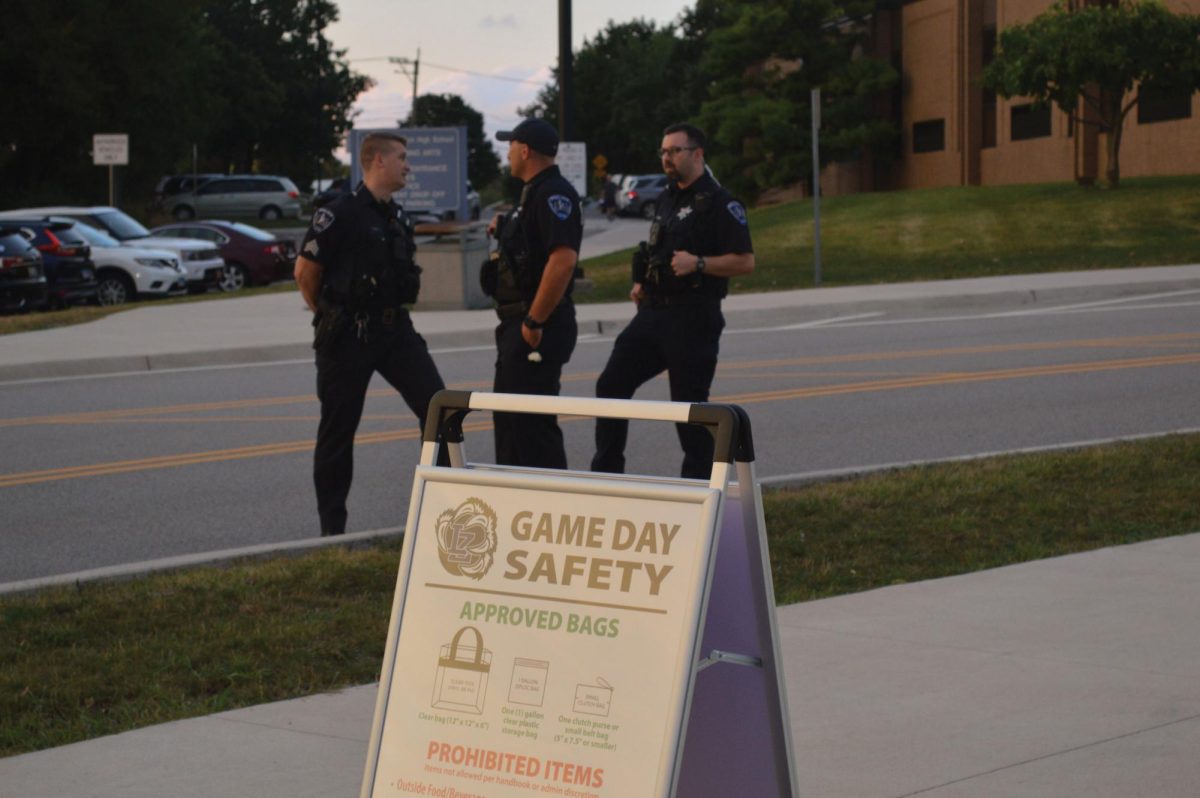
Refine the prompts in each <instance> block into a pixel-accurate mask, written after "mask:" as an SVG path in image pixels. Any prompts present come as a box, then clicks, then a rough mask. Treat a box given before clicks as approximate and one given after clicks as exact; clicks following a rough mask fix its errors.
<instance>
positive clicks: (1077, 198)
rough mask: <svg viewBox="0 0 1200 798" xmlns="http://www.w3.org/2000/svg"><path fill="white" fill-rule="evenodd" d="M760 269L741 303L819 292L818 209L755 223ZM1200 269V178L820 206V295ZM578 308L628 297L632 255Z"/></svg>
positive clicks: (598, 261)
mask: <svg viewBox="0 0 1200 798" xmlns="http://www.w3.org/2000/svg"><path fill="white" fill-rule="evenodd" d="M750 231H751V235H752V236H753V238H754V251H755V260H756V267H755V270H754V273H753V274H752V275H750V276H748V277H744V278H739V279H737V280H734V281H733V282H732V285H731V290H732V291H733V292H734V293H748V292H757V291H776V290H782V289H788V288H807V287H811V286H812V284H813V212H812V202H811V200H803V201H800V202H789V203H784V204H781V205H775V206H772V207H769V208H758V209H755V210H752V211H751V212H750ZM1182 263H1200V176H1195V175H1190V176H1184V177H1162V178H1134V179H1130V180H1128V181H1123V182H1122V185H1121V188H1119V189H1117V190H1107V189H1097V188H1081V187H1079V186H1076V185H1075V184H1073V183H1048V184H1038V185H1023V186H988V187H954V188H938V189H924V190H919V191H891V192H883V193H876V194H854V195H850V196H845V197H831V198H827V199H823V200H822V202H821V277H822V280H821V282H822V285H854V284H863V283H891V282H909V281H914V280H942V279H951V278H956V277H988V276H993V275H1003V274H1026V273H1036V272H1052V271H1069V270H1076V269H1107V268H1123V267H1126V266H1161V265H1170V264H1182ZM583 267H584V270H585V271H586V273H587V276H588V277H589V278H591V279H592V280H593V281H594V282H595V284H596V287H595V290H593V291H591V292H589V293H588V294H587V295H586V296H585V297H582V298H581V300H580V301H584V302H611V301H617V300H621V299H624V298H626V296H627V295H628V292H629V251H625V252H620V253H613V254H611V255H605V256H601V257H598V258H592V259H589V260H587V261H585V262H584V264H583Z"/></svg>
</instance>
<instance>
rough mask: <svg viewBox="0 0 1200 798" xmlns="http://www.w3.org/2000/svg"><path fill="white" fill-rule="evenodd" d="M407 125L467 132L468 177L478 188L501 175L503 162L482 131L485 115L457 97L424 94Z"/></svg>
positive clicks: (455, 95) (453, 95) (411, 113)
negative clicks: (459, 127)
mask: <svg viewBox="0 0 1200 798" xmlns="http://www.w3.org/2000/svg"><path fill="white" fill-rule="evenodd" d="M404 124H405V125H423V126H426V127H458V126H462V127H465V128H466V129H467V174H468V175H469V176H470V178H471V181H472V182H473V183H474V184H475V185H476V186H486V185H488V184H489V183H491V182H492V181H493V180H495V179H496V178H497V177H499V176H500V159H499V158H497V157H496V151H495V150H494V149H492V145H491V144H490V143H489V142H488V140H487V137H486V136H485V134H484V132H483V114H481V113H479V112H478V111H476V110H475V109H474V108H472V107H471V106H470V105H468V104H467V102H466V101H465V100H463V98H462V97H460V96H458V95H457V94H422V95H421V96H420V97H418V98H417V100H416V102H414V103H413V107H412V111H411V112H410V113H409V115H408V119H407V120H405V121H404Z"/></svg>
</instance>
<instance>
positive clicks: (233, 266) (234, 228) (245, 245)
mask: <svg viewBox="0 0 1200 798" xmlns="http://www.w3.org/2000/svg"><path fill="white" fill-rule="evenodd" d="M150 237H151V238H154V237H158V238H198V239H200V240H202V241H210V242H212V243H214V244H216V245H217V248H218V249H220V250H221V257H222V258H224V259H225V277H224V279H222V280H221V284H220V285H221V290H222V291H238V290H241V289H242V288H244V287H246V286H248V285H266V284H268V283H273V282H275V281H276V280H290V279H292V264H293V262H294V261H295V260H296V247H295V245H294V244H292V242H291V241H281V240H280V239H278V238H276V237H275V235H274V234H273V233H268V232H267V231H266V230H260V229H258V228H257V227H252V226H250V225H248V224H242V223H241V222H225V221H216V220H211V219H206V220H202V221H196V222H178V223H176V224H165V225H163V226H162V227H155V228H154V229H153V230H151V231H150Z"/></svg>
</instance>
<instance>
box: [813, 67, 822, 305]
mask: <svg viewBox="0 0 1200 798" xmlns="http://www.w3.org/2000/svg"><path fill="white" fill-rule="evenodd" d="M811 103H812V197H813V285H814V286H820V285H821V146H820V135H821V88H820V87H819V86H818V87H817V88H815V89H813V90H812V95H811Z"/></svg>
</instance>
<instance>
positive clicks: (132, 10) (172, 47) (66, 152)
mask: <svg viewBox="0 0 1200 798" xmlns="http://www.w3.org/2000/svg"><path fill="white" fill-rule="evenodd" d="M199 5H200V2H199V0H180V1H179V2H172V3H162V2H158V1H157V0H129V1H128V2H121V3H110V2H99V1H98V0H78V1H77V2H69V3H68V2H39V3H35V2H18V3H9V4H6V5H5V11H4V18H3V23H0V75H3V76H4V79H3V84H4V98H5V107H6V108H7V109H8V110H9V112H8V113H6V114H5V116H4V120H3V122H2V123H0V202H2V203H3V206H11V205H14V204H22V205H27V206H28V205H37V204H58V203H62V202H79V203H85V204H91V203H98V202H106V201H107V197H108V177H107V175H108V170H107V169H103V168H100V167H96V166H94V165H93V163H92V155H91V146H92V135H93V134H95V133H127V134H128V135H129V143H130V161H129V165H128V166H122V167H117V169H116V177H117V186H118V196H121V195H122V194H123V195H125V196H132V195H135V194H144V195H148V194H149V193H150V190H151V189H152V188H153V186H154V184H155V181H156V180H157V179H158V177H159V176H160V175H161V174H163V172H162V171H161V170H163V169H164V168H166V166H167V165H168V164H169V163H170V162H171V161H172V160H173V159H174V157H175V153H176V152H177V147H178V146H179V143H180V142H186V147H187V151H188V152H190V148H191V142H192V141H195V140H196V138H195V137H196V136H198V135H203V133H204V132H205V130H206V124H207V119H208V118H209V117H210V114H211V111H212V108H211V105H210V104H209V103H208V102H207V99H206V91H205V86H206V78H205V75H206V74H207V71H208V70H209V69H211V68H212V67H213V66H214V65H215V62H216V54H215V52H214V51H213V50H212V48H211V47H210V44H209V42H208V41H207V39H206V36H205V31H204V30H203V28H202V26H200V25H198V24H197V21H198V17H199ZM121 189H123V191H122V190H121ZM0 207H2V206H0Z"/></svg>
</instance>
